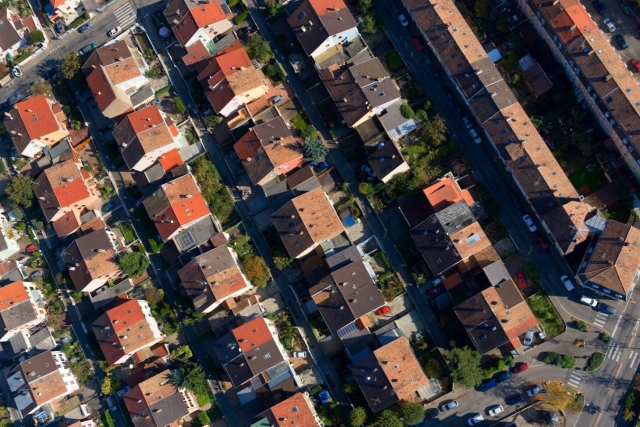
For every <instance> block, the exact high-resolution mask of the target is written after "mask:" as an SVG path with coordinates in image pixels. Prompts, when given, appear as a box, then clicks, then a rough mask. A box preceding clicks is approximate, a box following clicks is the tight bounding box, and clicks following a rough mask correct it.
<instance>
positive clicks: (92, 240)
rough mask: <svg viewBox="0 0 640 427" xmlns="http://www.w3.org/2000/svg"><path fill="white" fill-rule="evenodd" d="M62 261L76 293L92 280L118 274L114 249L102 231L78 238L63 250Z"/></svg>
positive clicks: (104, 231) (107, 236)
mask: <svg viewBox="0 0 640 427" xmlns="http://www.w3.org/2000/svg"><path fill="white" fill-rule="evenodd" d="M62 259H63V261H64V262H65V264H66V265H67V267H68V269H69V276H71V280H72V281H73V284H74V285H75V287H76V289H77V290H78V291H82V290H84V288H85V287H86V286H87V285H88V284H89V283H90V282H91V281H92V280H94V279H98V278H100V277H104V276H105V275H107V274H113V273H117V272H120V266H119V265H118V262H117V259H116V251H115V248H114V247H113V243H112V242H111V239H110V238H109V235H108V234H107V231H106V230H104V229H99V230H96V231H92V232H90V233H88V234H85V235H83V236H81V237H78V238H77V239H76V240H74V241H73V243H71V245H69V247H68V248H67V249H65V250H64V252H63V253H62Z"/></svg>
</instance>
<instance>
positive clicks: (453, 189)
mask: <svg viewBox="0 0 640 427" xmlns="http://www.w3.org/2000/svg"><path fill="white" fill-rule="evenodd" d="M423 193H424V195H425V196H426V197H427V200H428V201H429V204H430V205H431V207H432V208H433V211H434V212H440V211H441V210H443V209H445V208H448V207H449V206H451V205H454V204H456V203H458V202H460V201H463V200H464V201H465V202H466V203H467V205H468V206H473V205H474V204H475V203H476V202H477V201H476V200H475V198H474V197H473V195H472V194H471V192H469V190H468V189H464V190H463V189H461V188H460V185H459V184H458V181H457V180H455V179H454V178H453V174H451V173H448V174H446V175H445V176H444V177H442V178H441V179H439V180H438V182H436V183H435V184H432V185H430V186H429V187H427V188H425V189H424V190H423Z"/></svg>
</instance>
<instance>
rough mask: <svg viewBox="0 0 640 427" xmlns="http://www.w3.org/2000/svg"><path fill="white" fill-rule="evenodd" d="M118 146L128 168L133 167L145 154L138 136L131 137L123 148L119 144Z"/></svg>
mask: <svg viewBox="0 0 640 427" xmlns="http://www.w3.org/2000/svg"><path fill="white" fill-rule="evenodd" d="M119 147H120V152H121V153H122V158H123V159H124V162H125V163H126V164H127V167H128V168H129V169H133V167H134V166H135V165H136V163H138V161H139V160H140V159H142V157H144V155H145V154H146V153H145V151H144V148H143V147H142V143H141V142H140V139H138V137H135V138H133V140H131V141H130V142H129V143H128V144H127V146H126V147H125V148H122V146H121V145H120V146H119Z"/></svg>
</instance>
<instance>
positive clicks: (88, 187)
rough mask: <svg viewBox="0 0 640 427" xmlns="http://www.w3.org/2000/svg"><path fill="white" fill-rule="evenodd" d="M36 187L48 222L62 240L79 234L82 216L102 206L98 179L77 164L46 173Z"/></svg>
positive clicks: (40, 177) (49, 170) (46, 170)
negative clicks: (76, 232)
mask: <svg viewBox="0 0 640 427" xmlns="http://www.w3.org/2000/svg"><path fill="white" fill-rule="evenodd" d="M32 187H33V192H34V194H35V196H36V198H37V199H38V203H40V208H41V209H42V212H43V213H44V216H45V218H46V219H47V221H49V222H52V223H53V226H54V227H55V228H56V232H57V233H59V234H58V235H59V236H60V237H64V236H67V235H69V234H71V233H72V232H73V231H75V230H77V229H78V228H79V227H80V216H81V215H83V214H84V213H86V212H88V211H91V210H93V209H94V208H98V207H99V205H100V197H99V195H98V189H97V188H96V184H95V181H94V179H93V178H92V177H91V175H90V174H89V173H88V172H87V171H86V170H84V169H81V165H79V164H78V163H75V162H74V161H73V160H67V161H66V162H62V163H58V164H57V165H54V166H51V167H50V168H48V169H45V170H44V172H42V173H41V174H40V175H39V176H38V177H37V178H36V179H35V180H34V181H33V185H32Z"/></svg>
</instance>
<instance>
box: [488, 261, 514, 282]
mask: <svg viewBox="0 0 640 427" xmlns="http://www.w3.org/2000/svg"><path fill="white" fill-rule="evenodd" d="M483 270H484V274H485V275H486V276H487V279H489V283H491V286H495V285H498V284H500V283H503V282H506V281H507V280H511V275H510V274H509V272H508V271H507V267H506V266H505V265H504V263H503V262H502V261H496V262H494V263H492V264H489V265H487V266H486V267H484V268H483Z"/></svg>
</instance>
